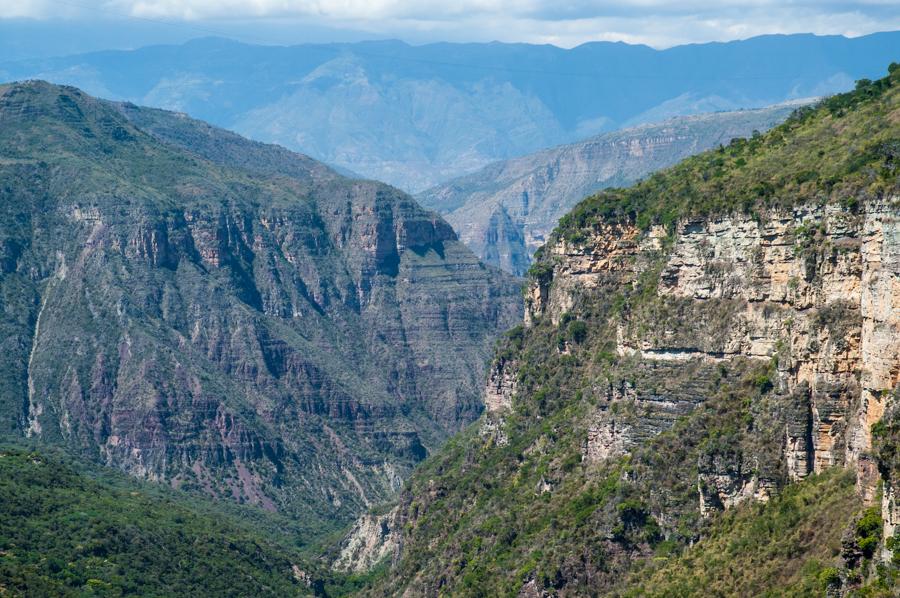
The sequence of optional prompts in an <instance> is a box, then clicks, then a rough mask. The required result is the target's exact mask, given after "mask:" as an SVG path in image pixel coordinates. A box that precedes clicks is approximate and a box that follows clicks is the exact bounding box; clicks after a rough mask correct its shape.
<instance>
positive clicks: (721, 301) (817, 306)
mask: <svg viewBox="0 0 900 598" xmlns="http://www.w3.org/2000/svg"><path fill="white" fill-rule="evenodd" d="M664 237H665V231H663V230H661V229H653V230H651V231H649V232H647V233H640V232H639V231H638V230H637V229H635V228H633V227H629V226H627V225H615V226H613V225H602V226H600V227H599V228H598V229H597V230H596V232H595V234H594V235H593V236H592V237H591V238H589V239H587V240H586V241H585V242H584V243H578V244H574V243H572V242H570V241H566V240H560V241H559V242H557V243H556V244H554V245H551V246H549V247H548V248H547V249H546V250H545V251H548V254H549V256H550V259H549V260H548V263H550V264H552V265H553V266H552V271H551V272H547V273H546V274H544V275H543V278H541V275H539V276H538V277H537V279H536V280H535V281H534V282H533V283H532V285H531V287H530V288H529V290H528V295H527V297H526V304H527V305H526V316H525V321H526V323H531V322H533V321H535V320H536V319H537V318H543V317H548V318H550V319H551V320H552V321H553V322H554V323H557V322H559V321H560V318H561V317H562V316H563V314H565V313H567V312H570V311H571V310H573V309H575V310H576V311H577V306H578V305H579V304H580V301H581V297H583V296H589V295H590V294H591V292H592V290H594V289H597V288H600V287H601V286H603V285H609V284H626V285H628V284H637V279H638V277H639V276H640V275H641V273H642V272H648V271H658V272H659V283H658V285H657V287H656V291H655V292H656V296H657V300H655V301H653V302H651V303H650V305H649V306H648V307H645V308H643V310H642V311H639V312H638V313H632V314H630V315H629V317H628V318H625V319H624V320H623V321H621V322H620V325H619V330H618V342H617V352H618V354H619V355H620V356H621V357H629V356H630V357H634V358H640V359H641V360H644V361H651V362H654V361H655V362H658V363H660V364H662V363H666V364H673V365H675V364H679V363H680V364H684V365H687V364H689V363H692V362H704V363H709V364H715V363H722V362H730V361H732V360H735V359H741V358H743V359H750V360H758V361H759V362H761V363H771V364H772V368H773V377H772V381H771V383H772V384H774V385H775V387H776V391H777V392H778V393H779V394H780V395H781V396H783V397H785V405H788V406H790V407H789V411H790V413H789V414H788V416H787V417H786V420H785V426H786V427H785V429H784V432H783V439H784V440H783V443H784V444H783V453H784V455H783V456H784V460H785V463H786V467H787V473H788V475H789V476H790V477H791V478H794V479H798V478H802V477H804V476H806V475H808V474H809V473H811V472H820V471H822V470H823V469H825V468H827V467H830V466H832V465H835V464H849V465H853V466H855V467H857V468H858V470H859V482H860V483H859V486H860V490H861V492H862V493H863V495H864V497H865V498H866V499H868V500H871V499H872V498H873V497H874V490H875V484H876V482H877V479H876V478H877V474H873V472H874V463H873V461H872V459H871V457H870V451H871V448H872V441H871V434H870V429H871V426H872V424H874V423H875V422H877V421H878V420H879V419H880V418H881V416H882V414H883V413H884V409H885V404H886V400H887V397H888V395H889V393H890V391H891V390H892V389H894V388H895V387H896V386H897V384H898V376H900V212H898V209H897V198H885V199H884V200H881V201H868V202H866V203H864V205H863V207H862V208H860V210H859V211H858V212H853V211H849V210H847V209H845V208H843V207H841V206H838V205H834V204H827V205H824V206H814V207H805V208H798V209H797V210H795V211H794V212H791V213H772V214H767V215H765V217H764V218H761V219H758V220H755V219H752V218H750V217H749V216H727V217H720V218H716V219H712V220H708V221H682V222H680V223H679V224H678V226H677V228H676V230H675V233H674V236H673V237H672V238H670V239H665V241H666V243H665V247H666V249H665V250H663V243H662V241H663V239H664ZM551 281H552V284H551ZM627 435H628V432H627V430H626V429H624V428H617V427H615V425H614V424H613V423H611V421H610V420H609V419H605V418H603V417H600V418H599V419H598V421H597V423H595V425H594V426H593V427H592V428H591V432H590V434H589V436H588V439H587V441H586V446H587V447H588V449H587V451H588V452H587V454H589V455H591V458H598V457H601V458H602V457H603V456H605V455H608V454H617V453H620V452H621V451H622V445H623V438H625V437H627ZM708 465H709V466H708V467H706V468H705V469H706V471H705V472H703V473H701V480H700V481H699V483H700V486H701V488H705V489H706V490H704V491H702V492H701V494H702V496H703V497H704V498H703V508H704V509H708V508H710V507H709V505H710V504H716V505H721V506H723V507H728V506H730V505H732V504H734V503H736V502H738V501H740V500H743V499H745V498H749V497H756V498H764V497H765V496H767V495H768V492H769V488H770V486H771V485H772V484H771V483H770V482H769V481H766V480H761V479H757V478H755V477H754V476H752V475H749V474H747V473H744V470H743V469H742V466H740V464H737V465H736V466H734V467H732V466H725V465H724V464H721V463H720V464H718V465H717V464H715V463H710V464H708ZM703 470H704V468H703V467H701V471H703ZM893 492H895V491H894V490H893V489H892V488H888V489H887V492H886V494H885V504H886V505H888V504H893V503H892V502H891V500H892V498H891V497H893ZM889 510H890V508H889V507H887V506H886V507H885V519H886V520H888V521H891V520H893V518H892V517H891V516H890V513H888V511H889Z"/></svg>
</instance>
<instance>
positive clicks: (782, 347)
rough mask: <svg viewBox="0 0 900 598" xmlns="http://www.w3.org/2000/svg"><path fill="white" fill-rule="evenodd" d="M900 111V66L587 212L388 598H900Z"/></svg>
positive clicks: (405, 502)
mask: <svg viewBox="0 0 900 598" xmlns="http://www.w3.org/2000/svg"><path fill="white" fill-rule="evenodd" d="M898 115H900V65H892V67H891V75H890V76H889V77H887V78H885V79H881V80H879V81H875V82H872V81H861V82H860V83H859V84H858V86H857V89H856V91H855V92H853V93H851V94H846V95H842V96H835V97H833V98H829V99H828V100H826V101H824V102H822V103H821V104H820V105H819V106H818V107H816V108H815V109H811V108H807V109H801V110H799V111H798V112H797V113H795V114H794V115H793V116H792V117H791V118H790V119H788V120H787V122H786V123H785V124H783V125H781V126H778V127H776V128H775V129H773V130H772V131H770V132H769V133H767V134H765V135H761V136H754V137H753V138H752V139H750V140H746V141H744V140H738V141H735V142H733V143H731V144H730V145H729V146H728V147H725V148H721V149H718V150H714V151H711V152H707V153H705V154H701V155H699V156H697V157H694V158H691V159H688V160H686V161H684V162H682V163H681V164H679V165H678V166H676V167H674V168H672V169H669V170H667V171H664V172H662V173H659V174H657V175H654V176H652V177H650V178H649V179H648V180H647V181H644V182H642V183H639V184H638V185H635V186H634V187H631V188H628V189H617V190H609V191H604V192H601V193H599V194H597V195H595V196H592V197H590V198H588V199H586V200H584V201H583V202H582V203H580V204H579V205H578V206H577V207H576V208H575V209H574V210H573V211H572V212H571V213H570V214H568V215H567V216H566V217H564V218H563V219H562V220H561V222H560V225H559V226H558V227H557V229H556V230H555V231H554V233H553V235H552V236H551V238H550V240H549V241H548V243H547V245H545V246H544V247H543V248H542V249H541V250H540V251H539V252H538V254H537V261H536V263H535V265H534V266H532V268H531V269H530V272H529V275H530V276H529V285H528V288H527V291H526V297H525V303H526V314H525V320H524V326H522V327H519V328H516V329H513V330H512V331H511V332H510V333H508V334H507V336H506V338H505V340H504V342H503V343H502V345H501V347H500V350H499V353H498V354H497V355H496V356H495V361H494V365H493V366H492V369H491V372H490V374H489V377H488V383H487V387H486V389H485V391H484V396H485V403H486V405H487V410H486V413H485V414H484V415H483V418H482V420H481V421H480V422H478V423H477V424H476V425H475V426H473V427H472V428H470V429H469V430H468V431H467V432H466V433H465V435H464V436H463V437H461V438H458V439H455V440H451V441H450V443H449V444H448V445H447V446H446V448H445V449H444V450H442V451H441V453H440V454H438V455H437V456H436V457H435V458H433V459H431V460H429V461H428V462H426V464H425V465H424V466H422V468H420V469H419V470H418V472H417V473H416V474H415V475H414V476H413V478H412V480H411V484H410V486H409V488H408V490H407V491H406V492H405V493H404V495H403V498H402V500H401V503H400V509H401V510H400V512H399V515H397V518H398V520H399V521H400V522H401V524H402V525H403V529H404V530H405V532H404V534H403V538H402V547H403V548H402V554H401V556H400V558H399V559H395V561H394V563H393V568H392V570H391V574H390V575H389V576H387V577H385V578H384V579H383V580H382V581H381V582H380V584H376V585H375V586H374V588H373V595H374V594H377V593H378V592H381V591H389V592H405V593H406V595H431V594H433V593H435V592H439V591H441V592H450V593H455V592H458V593H462V594H465V593H467V592H468V591H470V590H472V589H473V588H490V589H491V591H493V592H497V593H509V594H512V595H520V596H556V595H559V596H579V595H596V594H598V593H600V594H605V595H647V594H649V595H659V596H665V595H704V594H703V593H704V592H711V593H723V594H725V595H757V594H764V593H766V592H769V591H776V592H783V593H788V594H790V593H792V592H795V593H801V594H803V593H808V594H813V595H815V594H824V593H825V592H828V593H830V594H833V595H850V594H852V593H854V592H869V593H872V594H873V595H879V596H882V595H883V596H889V595H894V592H895V591H896V585H895V584H896V579H897V575H898V571H897V565H898V561H900V559H898V558H897V557H895V556H894V548H895V546H896V540H895V534H896V525H897V522H898V517H897V513H898V509H897V488H896V486H897V481H896V480H897V479H898V473H897V472H898V463H900V460H898V458H897V455H898V454H900V433H898V430H900V427H898V423H897V422H898V419H897V412H898V411H897V406H896V396H897V392H898V390H897V389H898V383H900V309H898V308H900V259H898V256H900V171H898V165H900V153H898V146H897V139H898V138H900V129H898V123H900V116H898ZM848 484H849V485H848ZM851 487H852V491H851ZM879 494H880V495H879ZM803 496H808V497H810V498H798V497H803ZM812 497H814V498H812ZM761 503H762V504H766V503H771V508H770V509H767V508H765V507H762V506H760V504H761ZM811 505H820V506H821V507H822V508H818V507H815V508H814V507H812V506H811ZM824 505H830V506H829V507H827V508H825V506H824ZM787 513H791V514H792V515H791V516H790V517H788V516H787V515H786V514H787ZM754 518H757V520H758V521H759V522H764V521H765V522H767V523H759V524H758V525H757V524H754V523H753V521H754ZM765 529H768V530H769V531H764V530H765ZM438 538H440V540H438ZM724 538H727V541H726V540H723V539H724ZM723 542H724V544H723ZM736 546H738V547H740V549H739V550H737V553H734V552H735V551H734V550H733V547H736ZM732 553H734V554H732ZM726 554H727V555H728V556H727V558H725V557H724V556H723V555H726ZM879 557H880V558H879ZM876 562H879V563H880V564H879V565H878V566H877V567H876V566H875V565H874V563H876ZM741 563H744V564H743V565H742V564H741ZM750 563H755V564H750ZM735 567H739V568H738V569H735ZM692 571H693V572H695V575H692V574H691V572H692ZM698 580H705V581H698ZM718 580H724V581H718Z"/></svg>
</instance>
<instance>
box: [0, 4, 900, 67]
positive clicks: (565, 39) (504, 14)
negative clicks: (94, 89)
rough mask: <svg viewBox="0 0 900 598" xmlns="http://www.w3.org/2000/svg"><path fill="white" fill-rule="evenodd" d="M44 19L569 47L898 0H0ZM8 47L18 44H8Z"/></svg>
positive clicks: (652, 39)
mask: <svg viewBox="0 0 900 598" xmlns="http://www.w3.org/2000/svg"><path fill="white" fill-rule="evenodd" d="M44 29H47V30H53V31H68V32H69V33H68V34H63V35H68V36H69V37H68V39H67V40H49V41H51V42H52V43H54V44H57V45H59V44H63V43H64V42H65V41H67V42H68V43H69V45H70V46H72V48H76V47H77V48H76V49H81V46H86V47H87V46H91V45H92V44H93V45H94V46H98V47H130V46H139V45H146V44H147V43H171V42H177V41H184V40H186V39H190V38H195V37H201V36H204V35H223V36H227V37H232V38H235V39H239V40H241V41H246V42H250V43H275V44H289V43H301V42H304V41H315V42H322V41H356V40H361V39H383V38H398V39H403V40H405V41H408V42H410V43H427V42H431V41H493V40H498V41H504V42H528V43H549V44H554V45H557V46H562V47H567V48H569V47H573V46H577V45H579V44H581V43H585V42H588V41H600V40H602V41H624V42H628V43H643V44H647V45H650V46H653V47H655V48H666V47H670V46H673V45H679V44H684V43H695V42H708V41H726V40H734V39H745V38H748V37H752V36H755V35H760V34H766V33H801V32H802V33H809V32H811V33H818V34H841V35H847V36H858V35H864V34H867V33H872V32H875V31H887V30H897V29H900V1H898V0H860V1H840V0H743V1H740V2H738V1H735V0H718V1H700V0H681V1H677V2H673V1H669V0H605V1H596V0H505V1H503V0H449V1H448V0H0V35H2V36H6V37H7V38H9V39H11V40H12V41H11V42H9V43H8V45H9V46H10V47H13V46H14V45H15V44H18V46H15V47H17V48H18V49H19V50H20V51H22V52H26V53H27V51H29V50H25V49H24V48H26V47H28V46H29V43H30V42H29V36H30V37H31V38H34V37H35V35H37V38H36V39H35V40H34V42H35V43H33V44H32V45H34V46H35V47H38V43H37V42H39V41H41V40H40V35H39V34H36V33H33V32H37V31H42V30H44ZM29 32H32V33H29ZM17 34H18V35H17ZM53 35H59V34H53ZM20 38H21V39H20ZM0 42H2V40H0ZM103 44H106V46H103ZM87 49H95V48H87ZM0 51H7V52H8V53H9V52H12V51H13V50H6V49H5V48H4V47H3V46H2V44H0ZM33 51H37V50H33ZM45 51H50V50H49V49H47V50H45ZM8 57H11V56H8Z"/></svg>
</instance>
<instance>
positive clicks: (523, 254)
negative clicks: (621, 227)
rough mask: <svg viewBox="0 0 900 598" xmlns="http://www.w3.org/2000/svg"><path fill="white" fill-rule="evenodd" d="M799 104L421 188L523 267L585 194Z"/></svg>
mask: <svg viewBox="0 0 900 598" xmlns="http://www.w3.org/2000/svg"><path fill="white" fill-rule="evenodd" d="M794 107H796V106H793V107H792V106H788V105H781V106H774V107H771V108H764V109H761V110H744V111H740V112H718V113H715V114H704V115H699V116H685V117H679V118H675V119H672V120H669V121H666V122H663V123H659V124H653V125H644V126H641V127H636V128H631V129H625V130H622V131H616V132H614V133H606V134H603V135H598V136H596V137H592V138H590V139H587V140H584V141H580V142H578V143H573V144H569V145H563V146H560V147H556V148H552V149H548V150H543V151H540V152H537V153H535V154H531V155H527V156H523V157H519V158H514V159H511V160H506V161H503V162H498V163H496V164H491V165H489V166H486V167H485V168H483V169H481V170H480V171H478V172H475V173H472V174H469V175H465V176H462V177H459V178H456V179H453V180H451V181H448V182H447V183H444V184H441V185H438V186H437V187H434V188H432V189H429V190H428V191H425V192H423V193H421V194H419V195H418V199H419V200H420V201H421V202H422V203H423V204H424V205H425V206H427V207H429V208H432V209H434V210H438V211H440V212H442V213H443V214H445V215H446V218H447V220H448V222H450V224H452V225H453V227H454V229H456V230H457V231H458V232H459V235H460V239H462V241H463V242H464V243H465V244H466V245H467V246H468V247H469V248H470V249H472V251H474V252H475V253H476V254H478V256H479V257H480V258H481V259H482V260H484V261H485V263H488V264H492V265H495V266H498V267H500V268H502V269H504V270H506V271H507V272H512V273H513V274H516V275H522V274H524V273H525V271H526V270H527V269H528V266H529V265H530V263H531V256H532V255H533V254H534V252H535V250H536V249H537V248H538V247H540V246H541V245H543V244H544V242H545V241H546V239H547V238H548V237H549V236H550V233H551V231H552V230H553V228H554V227H555V226H556V223H557V222H558V221H559V219H560V218H561V217H562V216H563V215H565V213H566V212H568V211H569V210H571V209H572V207H573V206H574V205H575V204H576V203H578V202H579V201H580V200H581V199H582V198H584V197H585V196H586V195H588V194H590V193H593V192H596V191H598V190H600V189H605V188H607V187H612V186H617V185H627V184H629V183H633V182H634V181H637V180H638V179H640V178H641V177H644V176H646V175H648V174H650V173H652V172H654V171H656V170H659V169H661V168H665V167H667V166H671V165H672V164H675V163H677V162H678V161H679V160H682V159H684V158H686V157H687V156H690V155H692V154H696V153H698V152H702V151H704V150H707V149H709V148H712V147H715V146H717V145H719V144H723V143H728V142H729V141H730V140H731V139H732V138H735V137H749V136H750V135H751V134H752V133H753V132H754V131H765V130H767V129H769V128H771V127H773V126H775V125H776V124H778V123H780V122H781V121H783V120H784V119H785V118H787V116H788V115H789V114H790V113H791V111H792V110H793V108H794Z"/></svg>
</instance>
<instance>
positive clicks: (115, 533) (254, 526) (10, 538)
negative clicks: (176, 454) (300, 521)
mask: <svg viewBox="0 0 900 598" xmlns="http://www.w3.org/2000/svg"><path fill="white" fill-rule="evenodd" d="M0 479H2V482H0V502H2V504H3V510H2V512H0V588H2V591H3V593H4V594H8V595H22V596H98V595H99V596H120V595H123V594H135V593H138V594H140V595H141V596H174V595H180V596H185V595H205V596H209V595H217V596H247V595H252V594H258V593H276V594H278V595H282V596H285V595H294V596H304V595H313V592H314V590H315V588H314V587H312V585H311V584H307V583H306V582H307V580H308V579H309V578H308V577H307V573H306V572H305V567H306V565H305V564H304V560H303V558H304V557H303V556H302V555H301V554H300V551H299V550H298V547H297V544H296V543H295V542H296V539H295V540H293V541H292V540H291V539H290V538H288V534H287V532H286V530H285V533H284V534H283V535H280V534H279V533H278V532H277V531H276V532H274V533H273V529H276V530H277V528H276V527H275V526H276V525H277V524H278V523H282V524H283V522H280V521H277V520H273V522H272V523H271V525H265V526H264V525H260V519H259V517H264V516H263V515H261V514H260V515H259V516H258V518H257V519H256V520H253V519H251V518H249V517H248V518H246V519H242V518H241V517H240V513H239V512H237V511H229V510H226V509H222V508H220V507H217V506H215V505H212V504H208V503H205V502H204V501H202V500H200V499H198V498H197V497H188V496H185V495H183V494H180V493H175V492H172V491H169V492H166V491H164V490H161V489H159V488H154V487H152V486H150V485H148V484H137V483H134V482H131V481H129V480H124V479H120V476H119V477H117V476H115V475H111V474H109V473H103V472H98V471H93V470H85V469H84V468H77V467H76V466H74V465H73V464H71V463H70V462H68V461H67V460H66V459H65V458H63V457H61V456H60V455H58V454H52V453H51V454H43V453H40V452H35V451H32V450H24V449H21V448H9V447H4V448H2V449H0ZM292 544H293V545H292ZM301 567H302V568H301Z"/></svg>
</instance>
